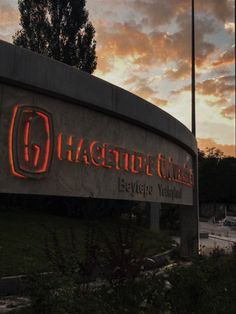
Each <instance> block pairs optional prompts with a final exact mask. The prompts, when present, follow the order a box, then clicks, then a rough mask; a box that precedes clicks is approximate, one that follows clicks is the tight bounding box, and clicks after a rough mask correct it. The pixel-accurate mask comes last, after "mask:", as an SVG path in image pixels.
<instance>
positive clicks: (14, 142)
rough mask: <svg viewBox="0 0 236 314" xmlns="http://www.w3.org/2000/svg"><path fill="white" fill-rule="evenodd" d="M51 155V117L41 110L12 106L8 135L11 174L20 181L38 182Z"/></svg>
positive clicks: (49, 162)
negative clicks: (36, 180) (19, 178)
mask: <svg viewBox="0 0 236 314" xmlns="http://www.w3.org/2000/svg"><path fill="white" fill-rule="evenodd" d="M52 153H53V123H52V117H51V114H50V113H48V112H47V111H45V110H42V109H41V108H37V107H29V106H20V105H17V106H15V108H14V110H13V115H12V120H11V127H10V133H9V157H10V164H11V169H12V173H13V174H14V175H16V176H18V177H22V178H42V177H44V176H45V175H46V174H47V172H48V170H49V167H50V164H51V160H52Z"/></svg>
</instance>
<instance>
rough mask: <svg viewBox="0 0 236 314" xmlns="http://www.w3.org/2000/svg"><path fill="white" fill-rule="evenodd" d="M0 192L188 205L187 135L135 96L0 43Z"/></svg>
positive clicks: (190, 149) (192, 146)
mask: <svg viewBox="0 0 236 314" xmlns="http://www.w3.org/2000/svg"><path fill="white" fill-rule="evenodd" d="M0 145H1V154H0V192H1V193H23V194H42V195H63V196H80V197H97V198H112V199H129V200H140V201H151V202H163V203H164V202H166V203H177V204H186V205H192V204H193V182H194V174H193V170H192V168H193V157H194V156H195V154H196V142H195V139H194V138H193V137H192V134H191V133H190V132H189V131H188V130H187V129H186V128H185V127H184V126H183V125H182V124H180V123H179V122H178V121H176V120H175V119H174V118H173V117H171V116H170V115H167V114H166V113H164V112H163V111H161V110H160V109H158V108H156V107H154V106H152V105H151V104H149V103H147V102H145V101H144V100H142V99H140V98H138V97H136V96H134V95H132V94H130V93H128V92H126V91H124V90H121V89H119V88H117V87H115V86H113V85H111V84H108V83H106V82H103V81H101V80H99V79H97V78H94V77H92V76H90V75H87V74H85V73H81V72H80V71H78V70H74V69H72V68H70V67H68V66H66V65H63V64H61V63H59V62H56V61H53V60H50V59H47V58H44V57H42V56H39V55H36V54H34V53H32V52H29V51H26V50H24V49H19V48H17V47H14V46H11V45H9V44H6V43H3V42H0Z"/></svg>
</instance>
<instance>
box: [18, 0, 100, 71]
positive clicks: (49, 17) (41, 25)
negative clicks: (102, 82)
mask: <svg viewBox="0 0 236 314" xmlns="http://www.w3.org/2000/svg"><path fill="white" fill-rule="evenodd" d="M18 5H19V11H20V15H21V19H20V25H21V27H22V29H21V30H19V31H17V32H16V34H15V35H14V36H13V43H14V44H15V45H17V46H20V47H24V48H28V49H31V50H32V51H35V52H37V53H41V54H44V55H46V56H48V57H51V58H54V59H56V60H59V61H61V62H64V63H67V64H69V65H71V66H74V67H77V68H79V69H81V70H83V71H86V72H88V73H92V72H93V71H94V70H95V69H96V66H97V57H96V41H95V39H94V36H95V29H94V27H93V25H92V23H91V22H90V21H89V20H88V11H87V10H86V8H85V5H86V0H19V1H18Z"/></svg>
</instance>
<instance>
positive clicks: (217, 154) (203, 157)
mask: <svg viewBox="0 0 236 314" xmlns="http://www.w3.org/2000/svg"><path fill="white" fill-rule="evenodd" d="M198 160H199V195H200V201H201V202H214V203H216V202H223V203H226V204H227V203H234V202H236V194H235V187H236V158H234V157H225V156H224V154H223V153H222V152H221V151H220V150H217V149H216V148H214V147H213V148H210V149H208V150H207V151H206V152H203V151H199V154H198Z"/></svg>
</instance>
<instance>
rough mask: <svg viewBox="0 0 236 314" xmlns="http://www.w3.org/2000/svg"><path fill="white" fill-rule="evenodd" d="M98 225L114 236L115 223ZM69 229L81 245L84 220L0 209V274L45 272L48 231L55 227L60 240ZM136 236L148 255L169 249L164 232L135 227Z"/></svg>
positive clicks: (169, 241)
mask: <svg viewBox="0 0 236 314" xmlns="http://www.w3.org/2000/svg"><path fill="white" fill-rule="evenodd" d="M99 225H100V228H101V229H102V230H103V232H104V233H105V234H106V235H108V236H111V237H112V236H113V235H114V227H115V226H114V222H113V223H112V222H107V221H106V222H99ZM70 228H72V229H73V231H74V233H75V235H76V238H77V239H78V240H79V241H81V243H82V244H84V238H85V236H86V221H85V220H81V219H78V218H75V217H65V216H57V215H55V214H50V213H47V212H45V211H40V210H31V211H30V210H22V209H21V210H19V209H18V210H17V209H14V208H10V209H0V276H9V275H18V274H26V273H30V272H33V271H37V272H44V271H48V270H49V266H48V264H47V258H46V256H45V253H44V252H45V244H46V242H47V241H48V238H49V231H50V230H51V231H52V230H56V232H57V235H58V237H59V239H60V240H62V239H63V240H64V239H65V237H66V234H68V230H69V229H70ZM137 235H138V239H137V241H138V242H139V243H142V244H143V246H144V247H145V248H146V250H147V254H148V255H153V254H157V253H160V252H162V251H165V250H167V249H169V248H171V245H172V240H171V239H170V237H169V236H168V235H167V234H165V233H153V232H151V231H149V230H147V229H144V228H138V227H137ZM82 247H83V245H82ZM81 254H83V249H81Z"/></svg>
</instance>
